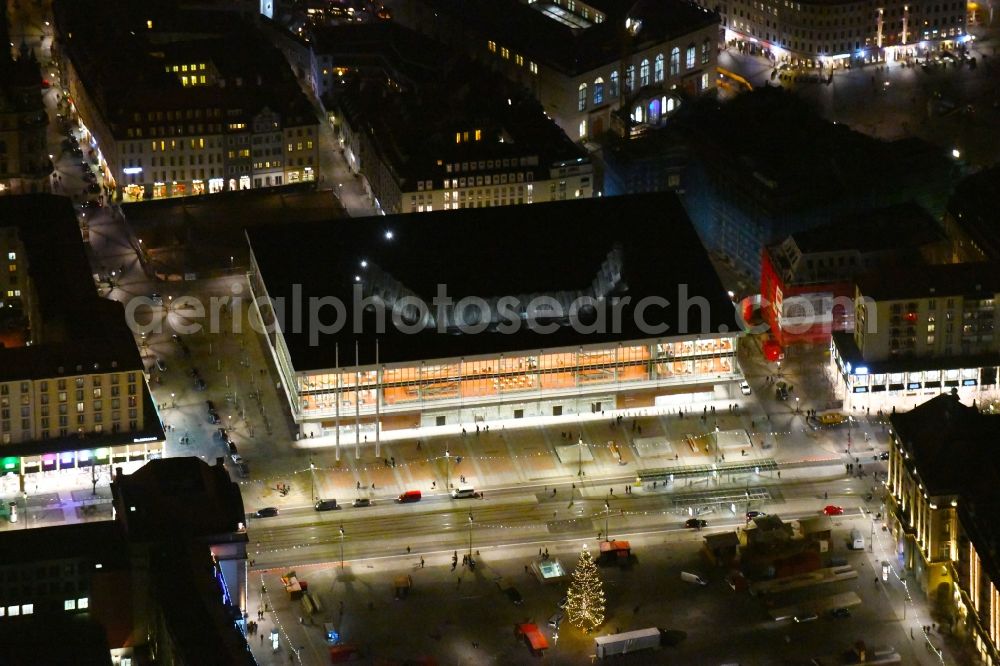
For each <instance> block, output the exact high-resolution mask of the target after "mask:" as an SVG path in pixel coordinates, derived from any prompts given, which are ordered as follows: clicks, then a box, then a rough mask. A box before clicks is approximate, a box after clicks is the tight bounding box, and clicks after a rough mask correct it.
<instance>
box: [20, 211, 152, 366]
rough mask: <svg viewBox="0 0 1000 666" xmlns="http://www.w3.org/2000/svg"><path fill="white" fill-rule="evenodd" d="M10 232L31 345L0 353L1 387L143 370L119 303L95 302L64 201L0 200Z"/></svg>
mask: <svg viewBox="0 0 1000 666" xmlns="http://www.w3.org/2000/svg"><path fill="white" fill-rule="evenodd" d="M8 226H11V227H15V228H16V229H17V232H18V237H19V238H20V239H21V242H22V243H23V244H24V249H25V254H26V255H27V266H28V275H29V276H30V278H31V283H30V284H31V289H32V294H31V297H30V298H31V299H33V302H34V303H35V305H36V306H37V308H38V315H39V317H40V319H39V320H37V321H32V322H31V323H32V326H33V331H32V334H33V338H34V340H35V344H34V345H32V346H30V347H14V348H11V349H4V348H0V381H12V380H26V379H45V378H49V377H58V376H67V375H83V374H91V373H103V372H113V371H118V372H126V371H132V370H141V369H142V367H143V364H142V359H141V358H140V356H139V349H138V348H137V347H136V344H135V339H134V337H133V336H132V332H131V330H130V329H129V328H128V324H127V323H126V319H125V308H124V306H123V305H122V304H121V303H118V302H114V301H109V300H107V299H103V298H100V297H99V296H98V295H97V291H96V288H95V287H94V280H93V278H92V276H91V273H90V265H89V264H88V263H87V256H86V251H85V249H84V245H83V241H82V240H81V239H80V230H79V227H78V225H77V221H76V215H75V213H74V212H73V207H72V205H71V204H70V202H69V199H67V198H66V197H58V196H54V195H51V194H29V195H23V196H11V197H0V227H8Z"/></svg>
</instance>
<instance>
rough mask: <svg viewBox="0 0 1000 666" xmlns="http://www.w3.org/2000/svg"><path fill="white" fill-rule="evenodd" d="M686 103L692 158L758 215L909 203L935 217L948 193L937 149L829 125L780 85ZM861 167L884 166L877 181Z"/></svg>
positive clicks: (948, 171)
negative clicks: (725, 98)
mask: <svg viewBox="0 0 1000 666" xmlns="http://www.w3.org/2000/svg"><path fill="white" fill-rule="evenodd" d="M685 106H686V111H685V112H683V113H681V114H678V116H677V117H676V119H675V122H677V123H678V124H679V125H680V126H681V127H682V128H684V130H685V131H686V132H687V134H688V137H689V141H690V142H691V144H692V146H693V149H694V150H695V155H696V157H697V158H699V160H700V161H701V162H703V163H705V164H707V165H708V166H710V167H711V170H712V171H713V172H716V173H717V175H716V176H715V178H716V179H722V180H729V181H730V182H731V183H732V185H730V187H729V189H730V190H734V188H735V191H736V192H738V194H734V195H732V196H734V197H740V198H743V199H746V200H745V201H741V205H750V204H751V203H754V202H759V203H756V205H757V207H759V208H760V209H761V213H760V214H762V215H780V214H782V213H788V214H793V215H794V214H795V212H796V211H803V210H805V209H813V208H815V207H817V206H830V207H832V208H833V209H834V210H845V209H847V210H861V209H872V208H877V207H882V206H887V205H890V204H894V203H899V202H900V201H905V200H911V199H912V200H915V201H917V203H919V204H920V205H922V206H923V207H924V208H926V209H927V210H929V211H930V212H931V213H938V212H940V211H939V209H943V206H944V202H945V200H946V198H947V193H948V192H949V191H950V187H951V177H952V175H953V173H954V160H951V159H949V158H948V156H947V155H946V154H945V152H944V151H943V150H942V149H940V148H938V147H936V146H932V145H931V144H929V143H927V142H924V141H921V140H919V139H899V140H896V141H881V140H879V139H875V138H872V137H870V136H867V135H865V134H862V133H861V132H857V131H854V130H852V129H851V128H849V127H847V126H846V125H840V124H835V123H830V122H827V121H826V120H824V119H823V118H822V117H820V116H819V115H818V114H817V113H816V112H815V110H814V109H813V108H812V107H811V106H810V105H809V104H808V103H806V102H805V101H803V100H801V99H799V98H797V97H795V96H794V95H793V94H792V93H790V92H788V91H786V90H784V89H781V88H776V87H764V88H758V89H756V90H755V91H754V92H752V93H749V94H745V95H739V96H738V97H736V98H735V99H733V100H731V101H728V102H726V103H720V102H717V101H715V100H712V99H708V98H702V99H700V100H698V101H697V102H695V103H689V104H687V105H685ZM803 146H808V147H809V149H808V150H803V149H802V147H803ZM865 164H879V165H884V167H883V168H882V170H881V171H880V174H881V175H880V177H879V178H871V177H870V174H869V173H868V172H867V170H866V169H864V168H863V167H864V165H865ZM748 202H749V203H748ZM795 219H798V218H795ZM778 233H781V232H780V230H779V231H778ZM781 235H784V234H781ZM770 240H771V239H765V241H770Z"/></svg>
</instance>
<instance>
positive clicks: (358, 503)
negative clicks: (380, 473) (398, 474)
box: [351, 497, 375, 506]
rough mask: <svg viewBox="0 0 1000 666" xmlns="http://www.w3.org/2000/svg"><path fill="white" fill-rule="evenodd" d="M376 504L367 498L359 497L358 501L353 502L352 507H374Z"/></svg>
mask: <svg viewBox="0 0 1000 666" xmlns="http://www.w3.org/2000/svg"><path fill="white" fill-rule="evenodd" d="M374 504H375V502H374V501H372V500H370V499H368V498H367V497H359V498H358V499H356V500H354V501H353V502H351V506H372V505H374Z"/></svg>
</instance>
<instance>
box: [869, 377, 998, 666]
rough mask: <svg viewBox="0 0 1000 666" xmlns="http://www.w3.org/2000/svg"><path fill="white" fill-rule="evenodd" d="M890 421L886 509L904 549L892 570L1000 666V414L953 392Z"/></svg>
mask: <svg viewBox="0 0 1000 666" xmlns="http://www.w3.org/2000/svg"><path fill="white" fill-rule="evenodd" d="M890 422H891V424H892V430H891V431H890V432H891V433H892V438H891V440H890V451H889V472H888V478H887V495H886V507H887V509H888V514H889V519H888V520H887V522H888V524H889V526H890V528H891V530H892V537H893V540H894V541H895V543H896V552H897V553H898V559H897V560H895V561H893V562H891V563H890V565H891V566H892V567H894V568H896V569H897V573H898V574H899V575H901V576H902V575H904V574H911V575H912V580H914V581H915V582H916V585H917V588H918V590H919V592H921V593H922V594H923V595H924V596H925V597H926V599H927V600H928V601H929V602H931V603H932V605H934V607H935V609H936V611H937V617H938V618H942V620H941V624H942V629H943V630H944V631H947V632H948V633H951V634H952V635H953V636H956V637H958V638H960V639H964V640H967V641H968V642H969V643H970V644H971V645H972V646H973V647H974V649H975V651H976V652H977V653H978V654H979V657H980V658H981V659H982V663H985V664H997V663H1000V651H998V645H1000V561H998V559H997V553H996V548H995V544H996V539H997V538H998V537H1000V525H998V524H997V519H996V516H997V515H998V509H1000V506H998V503H997V498H996V484H997V482H998V480H1000V468H998V466H997V461H996V454H995V449H996V442H997V439H998V438H1000V415H996V414H987V413H985V412H983V411H980V410H979V409H977V408H976V406H975V405H972V406H969V405H966V404H962V403H961V402H960V401H959V399H958V396H957V394H956V392H955V391H951V392H949V393H946V394H944V395H940V396H938V397H935V398H932V399H931V400H929V401H927V402H925V403H923V404H921V405H919V406H917V407H916V408H914V409H913V410H912V411H909V412H906V413H902V412H899V413H896V414H893V415H892V416H891V417H890ZM914 591H916V590H914Z"/></svg>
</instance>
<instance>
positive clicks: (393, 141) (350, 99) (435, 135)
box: [327, 24, 588, 189]
mask: <svg viewBox="0 0 1000 666" xmlns="http://www.w3.org/2000/svg"><path fill="white" fill-rule="evenodd" d="M368 31H372V32H373V33H376V34H379V33H383V32H386V31H389V28H388V26H386V25H384V24H376V25H371V26H365V25H360V26H346V27H343V28H334V29H330V30H329V31H328V32H327V40H328V41H331V42H337V40H336V39H335V38H334V37H332V36H330V34H329V33H334V32H337V33H339V32H343V33H346V34H348V35H357V34H358V33H366V32H368ZM391 32H392V33H393V35H392V36H393V39H391V40H388V41H381V40H377V39H374V38H373V39H372V40H371V41H368V42H365V43H364V44H362V43H361V42H360V41H354V42H351V43H352V48H351V49H343V50H341V51H339V52H338V53H337V54H336V55H334V59H333V66H334V67H337V66H344V67H349V68H351V69H352V70H355V71H357V72H358V75H351V76H348V77H345V84H344V85H343V86H340V87H338V88H336V89H335V91H334V93H333V95H332V98H333V100H334V102H335V103H336V104H337V105H339V106H340V107H341V109H342V110H343V112H344V114H345V115H346V116H347V117H348V119H349V122H350V124H351V125H352V126H354V128H355V129H356V130H357V129H358V128H359V127H361V128H364V130H363V131H366V132H367V133H368V134H369V135H370V136H371V137H372V138H373V140H374V142H375V144H376V145H377V147H378V148H377V149H378V151H379V152H380V154H381V155H382V157H383V159H385V160H386V162H387V163H388V164H390V165H391V168H392V169H393V170H394V171H395V172H396V173H397V175H398V177H399V178H400V179H401V180H407V179H408V180H410V182H411V187H412V181H413V180H414V179H418V178H426V177H429V176H430V175H431V174H433V175H434V178H435V180H438V179H441V178H449V177H451V176H449V175H446V174H447V173H450V172H449V171H447V170H446V167H445V166H444V165H445V164H448V165H450V164H453V163H459V162H463V161H466V162H468V161H478V160H495V159H501V160H502V159H503V158H510V157H513V158H519V157H524V156H527V155H535V156H538V158H539V160H538V163H537V164H536V165H532V166H533V167H535V168H534V169H533V170H534V171H536V179H541V178H546V179H547V178H548V177H549V167H551V165H552V164H554V163H557V162H569V161H583V160H587V159H588V158H587V156H586V154H585V153H584V152H583V151H582V150H581V149H580V148H578V147H577V146H576V145H575V144H574V143H573V142H572V141H570V139H569V138H568V137H567V136H566V134H565V133H564V132H563V131H562V130H561V129H560V128H559V127H558V126H557V125H556V124H555V123H554V122H553V121H552V120H551V119H549V118H548V117H547V116H546V115H545V112H544V110H543V108H542V106H541V104H539V103H538V101H537V100H536V99H535V98H534V97H533V96H532V95H531V94H530V93H529V92H528V91H526V90H524V89H523V88H521V87H520V86H518V85H516V84H513V83H510V82H508V81H507V80H506V79H504V78H503V77H502V76H500V75H499V74H498V73H497V72H494V71H493V70H490V69H487V68H485V67H483V66H482V65H480V64H478V63H475V62H472V61H470V60H468V59H467V58H465V57H461V58H458V57H455V56H454V54H440V55H437V56H435V57H433V58H432V61H433V64H432V65H430V66H429V67H427V68H423V67H418V66H417V64H416V63H419V62H423V60H422V59H423V58H426V57H427V56H428V55H429V54H438V53H439V50H438V49H434V48H432V47H429V46H428V47H424V46H423V45H422V44H423V41H425V40H424V39H423V38H421V37H419V36H417V35H415V34H414V33H411V32H409V31H406V30H405V29H403V28H396V29H394V30H391ZM400 33H402V34H405V35H407V37H406V38H405V39H404V38H399V39H397V37H399V34H400ZM411 42H412V44H411V46H412V49H411V50H412V52H411V50H404V49H405V47H404V45H405V44H410V43H411ZM372 60H375V61H377V62H371V61H372ZM399 66H401V67H402V68H403V69H404V71H406V72H407V76H408V78H409V84H408V85H402V86H401V85H400V77H399V76H398V75H397V74H396V71H397V67H399ZM474 131H480V132H481V139H480V140H475V137H474V134H473V136H472V137H471V138H472V140H470V141H463V142H462V143H456V141H455V135H456V133H459V132H463V133H470V134H471V133H473V132H474ZM497 166H498V169H497V170H498V171H501V169H499V165H497ZM503 171H504V172H506V171H509V169H504V170H503ZM522 171H523V169H522ZM404 189H405V188H404Z"/></svg>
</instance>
